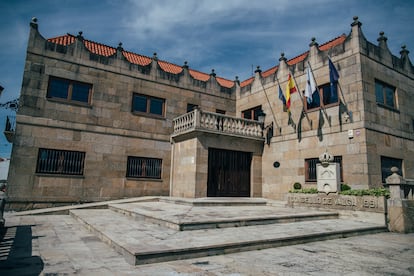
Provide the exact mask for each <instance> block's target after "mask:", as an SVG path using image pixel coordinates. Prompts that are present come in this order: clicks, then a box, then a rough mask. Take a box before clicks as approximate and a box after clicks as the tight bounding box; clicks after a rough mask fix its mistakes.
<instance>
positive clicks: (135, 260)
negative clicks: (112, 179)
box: [70, 212, 388, 265]
mask: <svg viewBox="0 0 414 276" xmlns="http://www.w3.org/2000/svg"><path fill="white" fill-rule="evenodd" d="M70 215H71V216H72V217H73V218H74V219H75V220H77V221H79V222H80V223H81V224H82V225H83V226H84V227H85V228H86V229H88V230H89V231H90V232H91V233H93V234H94V235H96V236H97V237H98V238H99V239H100V240H101V241H102V242H104V243H106V244H108V245H109V246H110V247H112V248H114V249H115V250H116V251H117V252H118V253H120V254H121V255H122V256H124V258H125V260H126V261H127V262H128V263H129V264H131V265H143V264H151V263H160V262H168V261H175V260H183V259H193V258H200V257H207V256H214V255H223V254H230V253H237V252H243V251H252V250H259V249H267V248H275V247H281V246H288V245H295V244H304V243H309V242H315V241H324V240H330V239H339V238H347V237H353V236H358V235H366V234H375V233H381V232H387V231H388V230H387V228H386V226H368V227H358V228H354V229H348V230H340V231H325V232H319V233H314V234H307V235H297V236H290V237H284V238H275V239H265V240H253V241H246V242H238V243H227V244H217V245H210V246H204V247H197V248H192V247H188V248H177V249H168V250H163V251H159V250H158V251H146V252H141V253H137V252H132V251H133V250H132V248H128V246H127V245H126V246H124V245H122V244H120V243H118V242H116V241H114V240H112V239H111V238H110V237H109V236H108V235H106V234H105V233H103V232H102V231H100V230H99V229H97V228H96V227H94V226H93V225H91V224H89V223H88V222H87V221H86V220H84V219H83V218H81V217H79V216H77V215H76V214H74V213H72V212H70Z"/></svg>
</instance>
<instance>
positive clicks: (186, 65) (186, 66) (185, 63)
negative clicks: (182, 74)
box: [183, 61, 188, 69]
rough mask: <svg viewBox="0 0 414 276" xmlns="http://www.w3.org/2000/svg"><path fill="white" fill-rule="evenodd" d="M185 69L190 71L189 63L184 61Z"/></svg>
mask: <svg viewBox="0 0 414 276" xmlns="http://www.w3.org/2000/svg"><path fill="white" fill-rule="evenodd" d="M183 68H185V69H188V62H187V61H184V65H183Z"/></svg>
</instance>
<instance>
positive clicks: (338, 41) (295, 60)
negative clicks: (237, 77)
mask: <svg viewBox="0 0 414 276" xmlns="http://www.w3.org/2000/svg"><path fill="white" fill-rule="evenodd" d="M345 39H346V35H345V34H342V35H340V36H338V37H336V38H334V39H332V40H330V41H328V42H326V43H324V44H322V45H320V46H318V48H319V50H320V51H326V50H329V49H330V48H332V47H335V46H338V45H340V44H342V43H344V41H345ZM308 54H309V51H307V52H305V53H303V54H300V55H298V56H296V57H294V58H292V59H290V60H288V61H287V64H288V65H293V64H296V63H298V62H301V61H303V60H304V59H305V58H306V57H307V56H308ZM277 68H278V66H275V67H272V68H270V69H268V70H266V71H265V72H264V73H262V76H263V77H267V76H270V75H271V74H274V73H275V72H276V70H277ZM253 79H254V78H249V79H247V80H245V81H242V82H241V83H240V87H244V86H246V85H249V84H250V83H252V82H253Z"/></svg>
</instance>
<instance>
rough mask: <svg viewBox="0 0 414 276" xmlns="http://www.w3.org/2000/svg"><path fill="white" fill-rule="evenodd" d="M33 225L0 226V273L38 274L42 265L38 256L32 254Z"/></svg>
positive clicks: (21, 275) (34, 237) (18, 275)
mask: <svg viewBox="0 0 414 276" xmlns="http://www.w3.org/2000/svg"><path fill="white" fill-rule="evenodd" d="M32 226H33V225H19V226H11V227H3V228H0V275H12V276H15V275H16V276H23V275H25V276H26V275H28V276H29V275H30V276H31V275H39V274H40V273H41V272H42V270H43V267H44V263H43V260H42V259H41V258H40V257H39V256H32V240H33V239H36V238H38V237H36V236H33V235H32Z"/></svg>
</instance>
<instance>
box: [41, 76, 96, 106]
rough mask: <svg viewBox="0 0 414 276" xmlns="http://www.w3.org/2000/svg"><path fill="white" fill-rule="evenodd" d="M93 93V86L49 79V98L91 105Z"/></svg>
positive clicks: (54, 78) (59, 79) (53, 78)
mask: <svg viewBox="0 0 414 276" xmlns="http://www.w3.org/2000/svg"><path fill="white" fill-rule="evenodd" d="M91 93H92V84H88V83H83V82H78V81H72V80H67V79H61V78H56V77H50V78H49V86H48V89H47V97H48V98H52V99H62V100H66V101H68V102H77V103H86V104H90V99H91Z"/></svg>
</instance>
